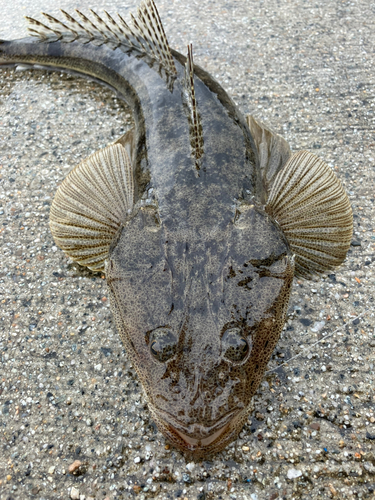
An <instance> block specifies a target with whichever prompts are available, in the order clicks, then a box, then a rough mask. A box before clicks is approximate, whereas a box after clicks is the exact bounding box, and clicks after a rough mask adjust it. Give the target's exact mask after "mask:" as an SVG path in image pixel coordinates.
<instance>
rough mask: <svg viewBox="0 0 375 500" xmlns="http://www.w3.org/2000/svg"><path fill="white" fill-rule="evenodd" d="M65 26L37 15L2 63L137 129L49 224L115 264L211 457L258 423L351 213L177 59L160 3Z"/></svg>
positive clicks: (74, 252) (163, 377)
mask: <svg viewBox="0 0 375 500" xmlns="http://www.w3.org/2000/svg"><path fill="white" fill-rule="evenodd" d="M79 14H80V13H79ZM64 15H65V13H64ZM65 16H66V19H67V20H68V21H69V23H70V28H69V29H67V30H66V33H65V32H64V34H62V31H61V26H60V27H59V29H56V26H55V29H54V30H51V29H50V28H47V27H46V26H45V25H41V23H38V22H37V21H34V20H31V22H32V26H33V27H34V28H35V26H36V29H37V30H39V31H38V33H39V37H40V38H42V41H41V42H40V41H39V42H36V41H35V40H33V39H24V40H18V41H11V42H6V41H0V65H4V64H19V63H22V64H29V65H38V66H44V67H48V68H51V67H52V68H53V67H57V68H65V69H68V70H69V71H74V72H78V73H80V74H84V75H87V76H90V77H93V78H96V79H99V80H100V81H102V82H105V83H106V84H107V85H110V86H111V87H112V88H113V89H115V90H116V92H117V93H118V94H119V95H120V96H122V97H123V98H124V99H125V100H126V102H127V103H128V104H129V105H130V106H131V108H132V111H133V116H134V120H135V129H134V131H130V132H128V133H127V134H126V135H125V136H124V137H123V138H120V139H119V140H118V141H116V143H115V144H113V145H110V146H108V147H107V148H105V150H103V151H101V152H98V153H95V154H94V155H91V157H89V158H88V159H87V160H85V161H84V162H82V163H81V164H80V165H78V166H77V167H76V168H75V169H74V170H73V171H72V173H71V174H69V176H68V177H67V179H66V181H64V182H63V184H62V186H61V187H60V188H59V191H58V192H57V194H56V198H55V201H54V204H53V206H52V209H51V216H50V220H51V222H50V225H51V230H52V233H53V236H54V238H55V240H56V242H57V244H59V246H60V247H61V248H62V249H63V250H64V251H65V252H66V253H67V255H69V256H70V257H72V258H73V259H74V260H76V261H78V262H80V263H81V264H83V265H87V266H88V267H90V268H91V269H94V270H98V269H103V268H105V274H106V278H107V282H108V286H109V291H110V292H109V293H110V303H111V310H112V313H113V315H114V318H115V321H116V326H117V329H118V331H119V334H120V336H121V338H122V341H123V342H124V345H125V347H126V350H127V353H128V355H129V356H130V358H131V359H132V361H133V364H134V366H135V368H136V370H137V372H138V375H139V377H140V380H141V382H142V386H143V389H144V392H145V394H146V398H147V401H148V405H149V409H150V411H151V414H152V416H153V418H154V419H155V421H156V422H157V425H158V427H159V429H160V430H161V431H162V432H163V433H164V434H165V436H166V437H167V438H168V439H169V440H171V441H172V442H173V443H174V444H175V445H176V446H177V447H179V448H180V449H181V450H183V451H185V452H188V453H190V454H192V455H193V456H194V457H195V458H201V457H203V456H207V454H211V453H214V452H217V451H220V450H221V449H223V448H224V447H225V446H226V445H227V444H228V443H229V442H230V441H232V440H233V439H235V437H236V436H237V434H238V433H239V431H240V430H241V428H242V425H243V423H244V422H245V421H246V418H247V415H248V413H249V411H250V403H251V399H252V397H253V395H254V393H255V392H256V390H257V387H258V386H259V383H260V381H261V379H262V376H263V373H264V371H265V369H266V366H267V363H268V360H269V358H270V356H271V354H272V351H273V349H274V347H275V345H276V343H277V340H278V338H279V335H280V332H281V330H282V328H283V325H284V322H285V318H286V311H287V306H288V301H289V296H290V291H291V286H292V281H293V277H294V275H295V272H297V273H298V274H299V275H301V276H305V277H309V276H310V274H313V273H319V272H324V271H325V270H327V269H330V268H332V266H335V265H338V264H339V263H340V262H341V261H342V260H343V258H344V257H345V254H346V251H347V249H348V247H349V244H350V237H351V230H352V229H351V228H352V219H351V210H350V205H349V202H348V200H347V197H346V195H345V192H344V191H343V189H342V187H341V184H340V183H339V181H338V179H337V178H336V177H335V176H334V174H333V173H332V172H331V171H330V169H329V168H328V167H327V166H326V165H325V164H324V163H323V162H321V160H319V159H318V158H317V157H315V156H314V155H311V154H310V153H306V152H302V153H297V154H296V155H292V153H291V151H290V149H289V147H288V145H287V144H286V143H285V141H284V140H283V139H281V138H280V137H279V136H278V135H277V134H274V133H273V132H272V131H270V130H269V129H268V128H267V127H266V126H264V125H263V124H261V123H260V122H257V121H256V120H255V119H254V118H252V117H248V118H247V119H246V118H245V117H243V116H242V115H241V113H240V112H239V110H238V109H237V107H236V106H235V104H234V103H233V101H232V100H231V99H230V97H229V96H228V95H227V93H226V92H225V91H224V89H223V88H222V87H221V86H220V85H219V84H218V83H217V82H216V81H215V79H213V78H212V77H211V76H210V75H209V74H208V73H207V72H205V71H204V70H203V69H202V68H199V67H198V66H195V65H194V64H193V57H192V51H191V48H189V51H188V57H187V58H186V57H185V56H182V55H181V54H179V53H177V52H176V51H172V50H171V49H170V48H169V46H168V43H167V41H166V38H165V34H164V31H163V29H162V26H161V24H160V19H159V18H158V14H157V11H156V7H155V5H154V4H153V2H151V1H149V0H146V1H145V2H144V3H143V4H142V6H141V9H140V12H139V14H138V18H137V19H135V20H134V27H133V30H130V31H128V30H127V29H128V25H126V23H125V24H124V22H123V24H121V23H119V24H117V25H116V23H115V22H114V21H113V19H112V18H111V17H110V16H108V15H107V16H108V19H107V24H105V23H104V27H103V25H102V24H101V23H103V21H99V20H98V17H97V15H95V16H96V18H95V19H96V21H95V22H96V25H95V26H94V25H93V23H92V22H91V25H90V23H89V21H88V19H87V18H85V16H83V15H82V14H80V19H81V20H80V23H79V22H78V21H74V19H73V18H71V17H70V16H68V15H65ZM49 18H50V16H49ZM72 19H73V20H72ZM120 19H121V20H122V18H120ZM51 20H52V21H51ZM111 20H112V21H113V22H112V21H111ZM49 21H50V22H53V23H55V25H56V23H57V21H56V20H55V19H53V18H50V19H49ZM142 22H143V25H142ZM98 23H99V24H98ZM40 25H41V26H40ZM60 25H61V23H60ZM63 26H64V29H65V28H66V26H65V25H63ZM92 26H94V27H95V29H96V31H95V30H94V28H93V27H92ZM116 26H117V27H116ZM119 26H121V27H119ZM142 26H143V28H142ZM98 27H99V28H100V29H98ZM146 28H148V31H147V29H146ZM107 29H108V30H109V31H108V32H107V31H106V30H107ZM59 30H60V31H59ZM103 30H104V31H103ZM72 32H73V35H72ZM98 32H99V34H98ZM77 33H78V34H77ZM103 33H104V35H103ZM111 33H112V34H111ZM113 33H114V34H115V36H114V35H113ZM79 34H80V36H79ZM69 36H71V37H72V36H73V39H68V38H67V37H69ZM101 36H102V43H101V44H98V43H94V42H97V38H99V39H100V37H101ZM80 37H81V38H82V37H83V38H84V37H86V38H88V40H84V42H85V43H82V40H81V41H80ZM90 37H91V38H90ZM95 37H96V38H95ZM103 37H104V38H103ZM163 37H164V38H163ZM103 40H104V41H103ZM129 40H130V41H129ZM322 214H325V217H324V216H323V215H322ZM323 219H324V220H323Z"/></svg>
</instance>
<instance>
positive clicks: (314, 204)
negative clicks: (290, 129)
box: [266, 151, 353, 278]
mask: <svg viewBox="0 0 375 500" xmlns="http://www.w3.org/2000/svg"><path fill="white" fill-rule="evenodd" d="M266 211H267V212H268V213H269V214H270V215H271V216H272V217H273V218H274V219H275V220H276V221H277V222H278V224H279V225H280V227H281V229H282V230H283V232H284V234H285V236H286V238H287V240H288V242H289V245H290V248H291V250H292V251H293V252H294V254H295V262H296V274H297V276H298V275H299V276H302V277H304V278H311V276H312V275H314V274H317V273H322V272H325V271H328V270H330V269H332V268H334V267H335V266H338V265H339V264H341V263H342V262H343V260H344V259H345V257H346V254H347V251H348V249H349V246H350V242H351V239H352V232H353V215H352V209H351V206H350V202H349V199H348V197H347V195H346V193H345V190H344V188H343V186H342V184H341V182H340V181H339V179H338V178H337V177H336V175H335V174H334V172H333V171H332V170H331V169H330V168H329V167H328V165H327V164H326V163H324V162H323V161H322V160H321V159H320V158H318V157H317V156H316V155H314V154H312V153H309V152H307V151H300V152H298V153H296V154H294V155H293V156H291V157H290V159H289V160H288V161H287V163H286V164H285V165H284V167H283V168H282V169H281V170H280V171H279V172H278V174H277V175H276V176H275V178H274V181H273V183H272V186H271V189H270V192H269V196H268V201H267V205H266Z"/></svg>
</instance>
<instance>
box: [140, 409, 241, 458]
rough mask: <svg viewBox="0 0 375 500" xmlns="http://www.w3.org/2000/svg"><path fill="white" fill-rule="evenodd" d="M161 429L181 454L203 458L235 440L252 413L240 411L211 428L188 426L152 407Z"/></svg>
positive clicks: (230, 414) (230, 413)
mask: <svg viewBox="0 0 375 500" xmlns="http://www.w3.org/2000/svg"><path fill="white" fill-rule="evenodd" d="M149 408H150V412H151V414H152V417H153V419H154V420H155V422H156V424H157V426H158V428H159V430H160V431H161V432H162V433H163V434H164V436H165V437H166V438H167V439H168V440H169V441H170V442H171V443H172V444H173V445H174V446H176V448H179V449H180V450H181V451H183V452H185V453H188V454H191V455H192V456H193V458H195V459H199V458H202V457H204V456H207V454H213V453H217V452H218V451H221V450H222V449H223V448H225V447H226V446H227V445H228V444H229V443H230V442H231V441H233V440H234V439H235V438H236V437H237V434H238V432H239V431H240V429H241V427H242V425H243V423H244V421H245V420H246V418H247V414H248V411H247V410H246V409H244V408H238V409H235V410H233V411H231V412H228V413H227V414H226V415H224V416H223V417H221V418H220V419H219V420H218V421H217V422H215V423H214V424H213V425H211V426H204V425H202V424H192V425H190V426H184V425H182V424H181V423H180V422H178V420H176V418H175V417H174V416H173V415H171V414H170V413H168V412H166V411H163V410H159V409H158V408H156V407H154V406H151V405H150V404H149Z"/></svg>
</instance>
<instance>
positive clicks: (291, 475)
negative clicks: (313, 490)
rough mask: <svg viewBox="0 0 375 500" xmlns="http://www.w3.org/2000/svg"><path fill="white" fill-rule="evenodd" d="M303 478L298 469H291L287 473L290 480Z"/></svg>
mask: <svg viewBox="0 0 375 500" xmlns="http://www.w3.org/2000/svg"><path fill="white" fill-rule="evenodd" d="M300 476H302V472H301V471H300V470H298V469H289V470H288V472H287V478H288V479H296V478H297V477H300Z"/></svg>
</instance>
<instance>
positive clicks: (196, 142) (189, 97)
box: [184, 44, 203, 170]
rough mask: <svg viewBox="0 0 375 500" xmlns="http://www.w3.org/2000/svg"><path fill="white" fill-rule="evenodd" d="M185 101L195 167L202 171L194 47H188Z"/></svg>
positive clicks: (200, 125) (201, 141) (200, 126)
mask: <svg viewBox="0 0 375 500" xmlns="http://www.w3.org/2000/svg"><path fill="white" fill-rule="evenodd" d="M184 87H185V101H186V105H187V107H188V110H189V121H190V126H191V131H190V135H191V145H192V149H193V155H194V157H195V167H196V169H197V170H200V164H201V161H200V160H201V158H202V156H203V134H202V122H201V118H200V115H199V112H198V106H197V100H196V96H195V86H194V60H193V46H192V44H190V45H188V55H187V59H186V64H185V81H184Z"/></svg>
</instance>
